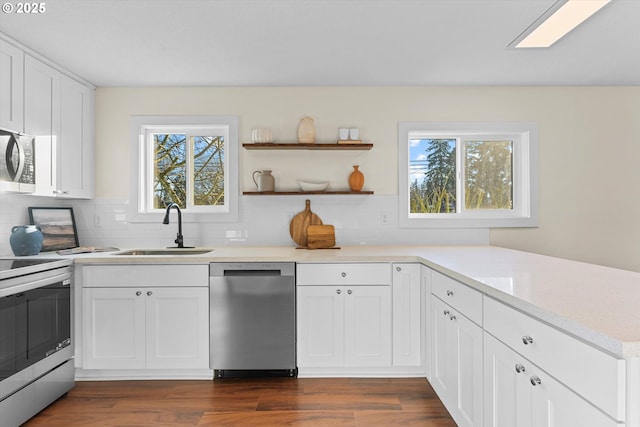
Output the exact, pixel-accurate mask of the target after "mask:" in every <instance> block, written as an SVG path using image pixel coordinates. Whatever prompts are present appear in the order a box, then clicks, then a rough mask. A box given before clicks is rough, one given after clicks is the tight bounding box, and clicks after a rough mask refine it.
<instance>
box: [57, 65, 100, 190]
mask: <svg viewBox="0 0 640 427" xmlns="http://www.w3.org/2000/svg"><path fill="white" fill-rule="evenodd" d="M93 171H94V162H93V90H92V89H90V88H88V87H87V86H84V85H82V84H80V83H78V82H76V81H75V80H72V79H70V78H68V77H66V76H62V77H61V80H60V132H59V145H58V181H57V182H58V185H57V187H58V188H57V191H58V193H57V194H61V195H62V196H65V197H71V198H83V199H90V198H92V197H93V177H94V173H93Z"/></svg>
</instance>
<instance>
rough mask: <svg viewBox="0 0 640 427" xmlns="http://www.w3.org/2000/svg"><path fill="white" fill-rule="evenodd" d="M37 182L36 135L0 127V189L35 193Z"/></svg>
mask: <svg viewBox="0 0 640 427" xmlns="http://www.w3.org/2000/svg"><path fill="white" fill-rule="evenodd" d="M35 184H36V161H35V140H34V137H33V136H28V135H23V134H19V133H16V132H10V131H5V130H1V129H0V190H5V191H18V192H22V193H33V192H34V191H35V187H36V186H35Z"/></svg>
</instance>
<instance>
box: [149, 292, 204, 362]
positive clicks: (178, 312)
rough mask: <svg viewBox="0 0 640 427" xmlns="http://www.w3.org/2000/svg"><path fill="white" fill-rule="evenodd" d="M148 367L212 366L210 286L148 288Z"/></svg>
mask: <svg viewBox="0 0 640 427" xmlns="http://www.w3.org/2000/svg"><path fill="white" fill-rule="evenodd" d="M143 292H144V296H145V300H146V326H147V327H146V342H147V365H146V366H147V368H157V369H184V368H190V369H198V368H204V369H207V368H208V367H209V300H208V296H209V292H208V288H189V287H180V288H148V289H144V291H143Z"/></svg>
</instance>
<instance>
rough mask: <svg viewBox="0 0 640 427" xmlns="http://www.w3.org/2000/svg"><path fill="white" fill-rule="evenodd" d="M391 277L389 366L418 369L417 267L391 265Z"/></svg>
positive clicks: (418, 285) (418, 278) (414, 265)
mask: <svg viewBox="0 0 640 427" xmlns="http://www.w3.org/2000/svg"><path fill="white" fill-rule="evenodd" d="M392 275H393V276H392V277H393V282H392V286H393V365H394V366H416V367H420V366H422V360H421V354H422V351H421V350H422V339H421V334H422V328H421V318H420V306H421V304H420V303H421V298H420V287H421V285H420V264H405V263H396V264H393V265H392Z"/></svg>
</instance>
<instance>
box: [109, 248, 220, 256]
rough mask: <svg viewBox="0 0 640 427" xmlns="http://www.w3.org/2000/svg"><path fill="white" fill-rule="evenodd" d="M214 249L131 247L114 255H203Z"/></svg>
mask: <svg viewBox="0 0 640 427" xmlns="http://www.w3.org/2000/svg"><path fill="white" fill-rule="evenodd" d="M211 251H213V249H206V248H166V249H131V250H128V251H122V252H117V253H115V254H113V255H171V256H175V255H202V254H206V253H209V252H211Z"/></svg>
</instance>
